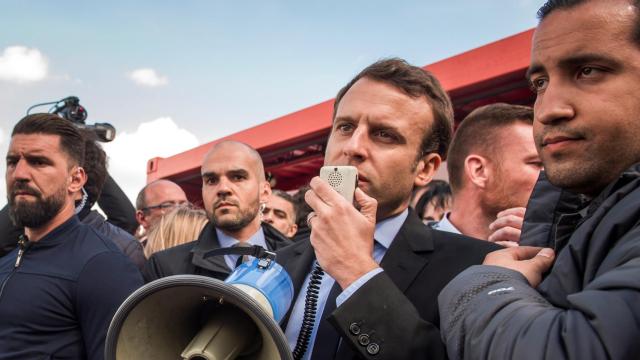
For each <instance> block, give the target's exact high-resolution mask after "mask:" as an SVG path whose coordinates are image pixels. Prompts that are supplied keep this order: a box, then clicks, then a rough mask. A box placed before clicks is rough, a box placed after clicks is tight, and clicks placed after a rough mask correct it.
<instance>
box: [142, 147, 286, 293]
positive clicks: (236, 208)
mask: <svg viewBox="0 0 640 360" xmlns="http://www.w3.org/2000/svg"><path fill="white" fill-rule="evenodd" d="M201 172H202V200H203V201H204V207H205V210H206V212H207V216H208V217H209V221H210V222H209V223H208V224H207V225H206V226H205V227H204V229H203V230H202V232H201V233H200V236H199V237H198V239H197V240H195V241H192V242H190V243H187V244H183V245H179V246H176V247H174V248H171V249H166V250H164V251H160V252H157V253H155V254H153V255H152V256H151V257H150V258H149V260H148V261H147V265H146V266H145V269H144V271H143V275H144V278H145V280H146V281H147V282H149V281H152V280H155V279H159V278H162V277H165V276H170V275H178V274H195V275H205V276H210V277H214V278H217V279H221V280H224V279H225V278H226V277H227V276H228V275H229V274H230V273H231V271H233V269H235V268H236V266H237V262H238V256H236V255H225V256H224V257H222V256H212V257H208V258H205V257H204V254H206V253H207V252H209V251H211V250H214V249H218V248H226V247H232V246H243V245H249V246H250V245H260V246H262V247H263V248H265V249H267V250H277V249H279V248H282V247H284V246H286V245H289V244H291V241H290V240H289V239H287V238H286V237H285V236H284V235H282V234H281V233H280V232H279V231H278V230H276V229H275V228H273V227H272V226H271V225H269V224H266V223H262V222H261V213H262V208H263V207H264V205H263V204H264V203H265V201H266V200H267V198H268V197H269V195H270V194H271V187H270V186H269V182H267V181H266V179H265V176H264V166H263V165H262V159H261V158H260V154H258V152H257V151H255V150H254V149H253V148H251V147H250V146H248V145H246V144H243V143H240V142H236V141H223V142H220V143H218V144H215V145H214V146H213V148H212V149H211V150H210V151H209V153H208V154H207V155H206V156H205V159H204V162H203V164H202V170H201Z"/></svg>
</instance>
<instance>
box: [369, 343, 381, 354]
mask: <svg viewBox="0 0 640 360" xmlns="http://www.w3.org/2000/svg"><path fill="white" fill-rule="evenodd" d="M367 352H368V353H369V355H376V354H377V353H379V352H380V346H378V344H376V343H371V344H369V346H367Z"/></svg>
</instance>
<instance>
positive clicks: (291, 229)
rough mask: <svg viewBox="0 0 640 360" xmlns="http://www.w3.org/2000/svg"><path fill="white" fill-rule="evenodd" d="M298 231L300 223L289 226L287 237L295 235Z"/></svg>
mask: <svg viewBox="0 0 640 360" xmlns="http://www.w3.org/2000/svg"><path fill="white" fill-rule="evenodd" d="M297 232H298V224H292V225H291V226H289V231H287V234H286V235H287V237H288V238H290V237H293V235H295V234H296V233H297Z"/></svg>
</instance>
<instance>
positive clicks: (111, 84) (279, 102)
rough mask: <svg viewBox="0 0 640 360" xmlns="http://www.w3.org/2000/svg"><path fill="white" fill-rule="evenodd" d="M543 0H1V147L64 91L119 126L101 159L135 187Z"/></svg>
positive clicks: (447, 51) (498, 27)
mask: <svg viewBox="0 0 640 360" xmlns="http://www.w3.org/2000/svg"><path fill="white" fill-rule="evenodd" d="M542 3H543V1H541V0H536V1H534V0H485V1H477V0H450V1H446V2H443V1H432V0H421V1H402V0H396V1H393V2H392V1H379V0H367V1H364V0H353V1H348V0H341V1H336V0H324V1H313V0H311V1H293V0H262V1H257V0H256V1H248V0H236V1H216V0H206V1H205V0H202V1H190V0H183V1H169V0H154V1H143V0H140V1H120V0H112V1H108V2H107V1H102V2H98V1H66V0H59V1H45V0H31V1H9V0H0V24H2V25H0V26H1V31H0V153H2V154H3V156H4V154H6V151H7V148H8V146H9V142H10V133H11V129H12V127H13V125H14V124H15V123H16V122H17V121H18V120H19V119H21V118H22V117H23V116H24V115H25V113H26V110H27V108H29V107H30V106H31V105H34V104H37V103H42V102H48V101H56V100H59V99H62V98H65V97H67V96H70V95H75V96H77V97H79V98H80V102H81V104H82V105H83V106H84V107H85V108H86V109H87V111H88V114H89V117H88V119H87V123H88V124H90V123H96V122H98V123H101V122H107V123H110V124H112V125H113V126H115V128H116V129H117V136H116V140H114V141H113V142H112V143H108V144H105V146H104V148H105V150H106V152H107V155H108V156H109V171H110V173H111V175H112V176H113V177H114V179H116V181H117V182H118V183H119V184H120V185H121V187H122V188H123V189H124V190H125V192H126V193H127V195H128V196H129V197H130V198H131V199H132V200H133V199H135V196H136V194H137V192H138V191H139V189H140V188H142V186H144V184H145V182H146V162H147V160H148V159H150V158H153V157H156V156H161V157H168V156H171V155H174V154H177V153H179V152H182V151H186V150H188V149H190V148H193V147H195V146H197V145H199V144H203V143H206V142H209V141H212V140H215V139H218V138H220V137H222V136H226V135H230V134H233V133H236V132H238V131H242V130H244V129H247V128H249V127H252V126H255V125H258V124H260V123H263V122H266V121H269V120H272V119H275V118H278V117H280V116H283V115H286V114H289V113H292V112H294V111H297V110H300V109H303V108H306V107H308V106H311V105H314V104H316V103H319V102H322V101H324V100H327V99H330V98H333V97H334V96H335V94H336V92H337V91H338V90H339V89H340V88H341V87H342V86H343V85H344V84H346V83H347V82H348V81H349V80H350V79H351V78H352V77H353V76H354V75H355V74H357V73H358V72H359V71H360V70H362V69H363V68H364V67H366V66H367V65H369V64H370V63H372V62H374V61H376V60H378V59H381V58H385V57H391V56H397V57H401V58H404V59H406V60H407V61H409V62H410V63H412V64H414V65H419V66H424V65H427V64H430V63H433V62H436V61H439V60H442V59H445V58H448V57H450V56H454V55H456V54H459V53H461V52H464V51H467V50H471V49H473V48H475V47H478V46H482V45H485V44H487V43H490V42H493V41H496V40H499V39H502V38H504V37H507V36H510V35H513V34H515V33H518V32H521V31H524V30H527V29H530V28H532V27H535V25H536V22H537V21H536V17H535V13H536V10H537V8H538V7H540V5H542ZM39 110H40V111H46V110H48V107H42V108H39ZM4 163H5V162H4V161H1V162H0V172H1V173H2V174H4V173H5V164H4ZM5 203H6V189H5V182H4V176H3V177H2V179H0V206H2V205H4V204H5Z"/></svg>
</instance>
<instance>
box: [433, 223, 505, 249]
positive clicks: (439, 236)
mask: <svg viewBox="0 0 640 360" xmlns="http://www.w3.org/2000/svg"><path fill="white" fill-rule="evenodd" d="M427 231H430V232H431V233H432V236H433V240H434V242H435V243H436V244H437V245H439V246H440V248H443V249H451V250H464V249H467V250H474V251H482V252H484V253H489V252H491V251H495V250H500V249H503V247H502V246H499V245H496V244H494V243H492V242H490V241H486V240H480V239H476V238H473V237H470V236H466V235H462V234H456V233H452V232H448V231H441V230H437V229H429V228H428V229H427Z"/></svg>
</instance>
